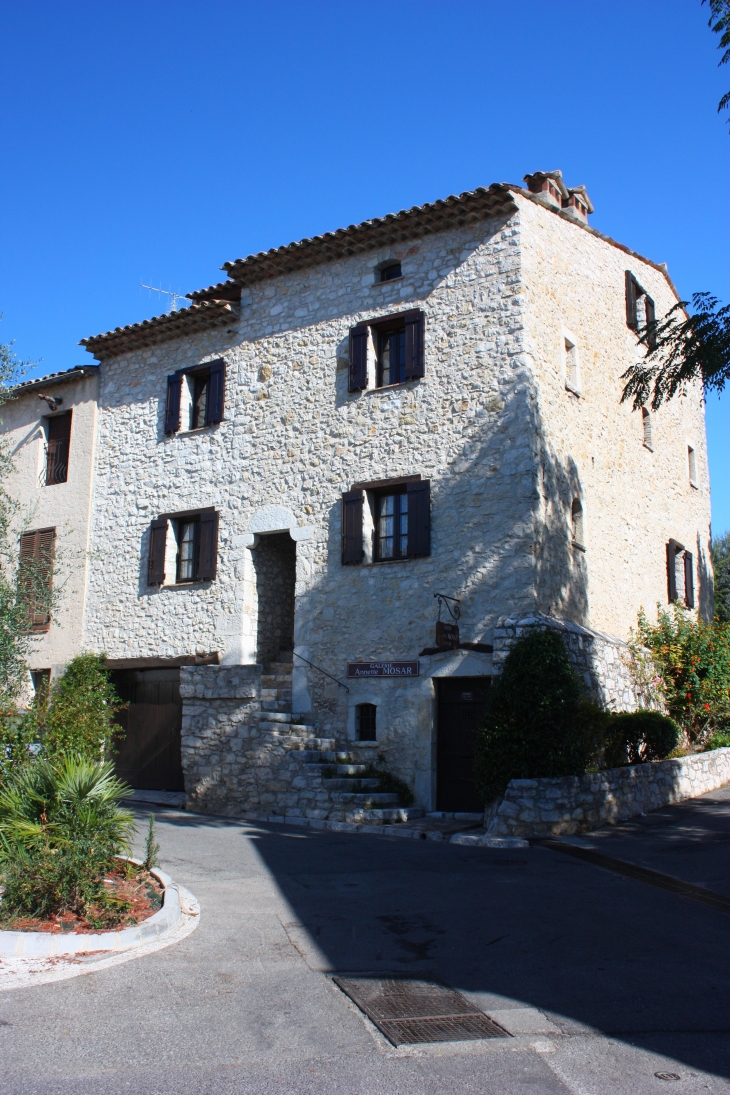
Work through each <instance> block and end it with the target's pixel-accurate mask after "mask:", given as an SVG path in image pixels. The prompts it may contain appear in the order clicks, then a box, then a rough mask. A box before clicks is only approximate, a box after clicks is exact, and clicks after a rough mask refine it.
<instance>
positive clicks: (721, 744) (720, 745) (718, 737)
mask: <svg viewBox="0 0 730 1095" xmlns="http://www.w3.org/2000/svg"><path fill="white" fill-rule="evenodd" d="M728 748H730V734H724V733H720V732H718V733H717V734H713V735H712V737H711V738H708V739H707V741H706V742H705V749H706V750H708V749H728Z"/></svg>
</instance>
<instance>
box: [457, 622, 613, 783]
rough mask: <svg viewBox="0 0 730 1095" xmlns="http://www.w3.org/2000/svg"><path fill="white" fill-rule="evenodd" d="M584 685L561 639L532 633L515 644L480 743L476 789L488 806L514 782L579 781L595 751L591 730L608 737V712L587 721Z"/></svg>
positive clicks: (492, 691)
mask: <svg viewBox="0 0 730 1095" xmlns="http://www.w3.org/2000/svg"><path fill="white" fill-rule="evenodd" d="M587 706H588V705H586V704H585V701H584V689H583V685H582V682H581V680H580V678H579V676H578V674H577V673H576V671H575V669H573V667H572V665H571V664H570V662H569V661H568V656H567V654H566V653H565V647H564V646H563V642H562V639H561V638H560V635H558V634H557V633H556V632H555V631H552V630H549V629H548V628H535V629H534V630H532V631H528V632H527V634H526V635H523V636H522V637H521V638H519V639H518V640H517V641H516V642H515V643H513V645H512V647H511V649H510V651H509V654H508V655H507V657H506V659H505V662H504V668H503V670H502V673H501V674H500V675H499V676H498V677H496V678H495V679H494V681H493V683H492V686H491V688H490V689H489V695H488V700H487V710H486V714H485V717H484V723H483V725H482V728H481V730H480V732H479V736H478V739H477V751H476V766H475V772H476V778H477V787H478V788H479V791H480V793H481V795H482V797H483V799H484V801H485V802H491V801H492V800H493V799H495V798H496V797H497V796H498V795H501V794H502V793H503V792H504V790H505V788H506V787H507V784H508V783H509V781H510V780H511V779H538V778H540V777H542V776H573V775H575V776H578V775H582V773H583V772H585V769H586V765H587V763H588V761H589V759H590V755H591V752H592V749H591V742H590V735H589V734H587V733H586V732H585V729H586V723H587V722H590V721H593V722H595V723H596V724H598V725H597V726H596V727H595V730H596V734H597V736H598V737H599V738H600V737H601V736H602V733H603V725H602V722H603V720H602V713H601V712H600V711H598V710H597V709H596V710H595V711H591V712H590V714H591V716H592V720H591V719H588V720H587V719H586V717H585V711H584V710H583V709H584V708H585V707H587Z"/></svg>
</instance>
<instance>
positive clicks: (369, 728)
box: [355, 703, 378, 741]
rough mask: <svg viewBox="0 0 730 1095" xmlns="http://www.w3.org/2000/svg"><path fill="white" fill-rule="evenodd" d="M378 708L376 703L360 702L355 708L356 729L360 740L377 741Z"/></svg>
mask: <svg viewBox="0 0 730 1095" xmlns="http://www.w3.org/2000/svg"><path fill="white" fill-rule="evenodd" d="M377 712H378V709H377V707H376V706H375V704H374V703H359V704H358V705H357V707H356V708H355V730H356V732H357V740H358V741H376V740H377V739H376V719H377Z"/></svg>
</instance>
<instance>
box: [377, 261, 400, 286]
mask: <svg viewBox="0 0 730 1095" xmlns="http://www.w3.org/2000/svg"><path fill="white" fill-rule="evenodd" d="M402 277H403V273H402V271H401V265H400V263H399V262H389V263H388V265H387V266H383V267H381V270H380V280H381V281H394V280H395V278H402Z"/></svg>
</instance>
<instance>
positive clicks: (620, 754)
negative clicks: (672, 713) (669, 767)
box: [602, 711, 680, 768]
mask: <svg viewBox="0 0 730 1095" xmlns="http://www.w3.org/2000/svg"><path fill="white" fill-rule="evenodd" d="M606 731H607V732H606V745H605V748H604V751H603V763H602V767H603V768H620V767H622V766H623V765H627V764H642V763H643V762H644V761H649V760H663V759H664V757H666V756H669V754H670V753H671V752H672V750H673V749H676V747H677V744H678V742H679V737H680V729H679V727H678V726H677V724H676V722H675V721H674V719H670V718H668V717H667V716H666V715H662V714H660V712H659V711H624V712H621V713H619V714H616V715H611V716H610V717H609V720H608V724H607V728H606Z"/></svg>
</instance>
